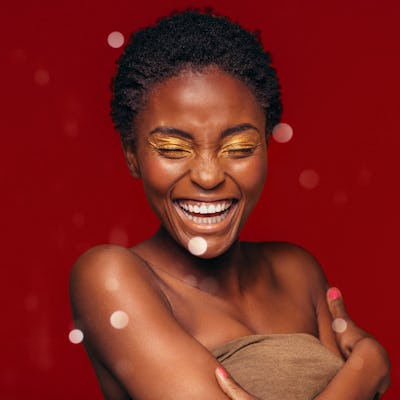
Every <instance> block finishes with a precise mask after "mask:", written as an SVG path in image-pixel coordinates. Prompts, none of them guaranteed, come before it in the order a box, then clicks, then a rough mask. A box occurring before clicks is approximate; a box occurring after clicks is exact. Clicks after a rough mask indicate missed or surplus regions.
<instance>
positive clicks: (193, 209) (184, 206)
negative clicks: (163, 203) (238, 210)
mask: <svg viewBox="0 0 400 400" xmlns="http://www.w3.org/2000/svg"><path fill="white" fill-rule="evenodd" d="M236 203H237V200H235V199H226V200H220V201H213V202H198V201H193V200H176V201H175V204H176V205H177V206H178V207H179V208H180V210H182V212H183V214H184V215H185V216H186V217H187V218H188V219H189V220H190V221H193V222H194V223H195V224H208V225H210V224H218V223H220V222H222V221H223V220H225V219H226V218H227V216H228V215H229V213H230V212H231V211H232V209H233V208H234V205H235V204H236Z"/></svg>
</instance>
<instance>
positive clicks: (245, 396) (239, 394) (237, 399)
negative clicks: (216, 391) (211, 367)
mask: <svg viewBox="0 0 400 400" xmlns="http://www.w3.org/2000/svg"><path fill="white" fill-rule="evenodd" d="M215 376H216V377H217V381H218V383H219V386H220V387H221V389H222V391H223V392H224V393H225V394H226V395H227V396H228V397H229V398H230V399H231V400H258V399H257V397H254V396H252V395H251V394H250V393H248V392H246V391H245V390H244V389H243V388H242V387H241V386H240V385H239V384H238V383H237V382H236V381H235V380H234V379H233V378H232V377H231V376H230V375H229V374H228V372H226V370H225V369H223V368H222V367H218V368H217V369H216V370H215Z"/></svg>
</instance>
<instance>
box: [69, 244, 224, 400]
mask: <svg viewBox="0 0 400 400" xmlns="http://www.w3.org/2000/svg"><path fill="white" fill-rule="evenodd" d="M70 296H71V305H72V309H73V313H74V319H75V320H76V321H77V324H78V325H79V327H80V328H81V329H82V331H83V333H84V337H85V339H84V345H85V347H86V348H87V349H88V350H89V351H90V354H91V355H92V356H94V357H95V358H96V360H97V361H98V362H100V363H101V364H102V365H104V367H105V368H106V369H107V370H108V371H109V372H110V373H111V374H112V375H113V376H114V377H115V378H116V379H117V380H118V381H119V382H120V383H121V385H122V386H123V387H124V388H125V390H126V391H127V392H128V393H129V395H130V396H131V397H132V398H134V399H154V398H163V399H181V398H182V399H188V398H190V399H205V398H210V399H226V398H227V397H226V396H225V395H224V394H223V393H222V391H221V390H220V389H219V386H218V384H217V382H216V380H215V376H214V370H215V368H216V366H217V365H218V363H217V361H216V360H215V358H214V357H213V356H212V355H211V354H210V353H209V352H208V351H207V349H205V348H204V347H203V346H202V345H201V344H200V343H199V342H197V341H196V340H195V339H194V338H193V337H192V336H190V335H189V334H188V333H187V332H186V331H185V330H184V329H183V328H182V327H181V326H180V325H179V323H178V322H177V321H176V319H175V318H174V316H173V314H172V313H171V311H170V309H169V308H168V306H167V304H166V302H165V300H164V298H163V296H162V295H161V293H160V291H159V289H158V287H157V285H156V284H155V283H154V279H153V278H152V274H151V272H150V271H149V270H148V268H147V267H146V266H144V265H143V264H142V263H141V262H140V260H138V259H137V258H136V257H135V256H134V255H133V254H132V253H131V252H129V251H128V250H126V249H124V248H121V247H116V246H103V247H98V248H94V249H92V250H90V251H89V252H87V253H85V254H84V255H83V256H81V258H80V259H79V260H78V262H77V263H76V265H75V266H74V268H73V271H72V273H71V281H70ZM115 312H119V316H120V317H121V316H122V319H121V320H120V321H118V318H117V317H118V313H117V314H114V313H115ZM121 312H122V313H121ZM112 315H113V316H114V318H115V320H113V319H112V318H111V316H112ZM124 317H125V320H126V319H127V324H126V326H124V324H125V322H126V321H124ZM110 318H111V319H110ZM112 323H113V324H114V326H113V324H112ZM118 324H119V325H118ZM122 326H123V327H122Z"/></svg>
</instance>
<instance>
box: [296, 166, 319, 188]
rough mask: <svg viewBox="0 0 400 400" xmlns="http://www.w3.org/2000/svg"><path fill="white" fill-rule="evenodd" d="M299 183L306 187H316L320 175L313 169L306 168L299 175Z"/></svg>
mask: <svg viewBox="0 0 400 400" xmlns="http://www.w3.org/2000/svg"><path fill="white" fill-rule="evenodd" d="M299 183H300V185H301V186H302V187H303V188H304V189H314V188H316V187H317V186H318V184H319V175H318V174H317V173H316V172H315V171H314V170H313V169H305V170H304V171H302V172H301V174H300V176H299Z"/></svg>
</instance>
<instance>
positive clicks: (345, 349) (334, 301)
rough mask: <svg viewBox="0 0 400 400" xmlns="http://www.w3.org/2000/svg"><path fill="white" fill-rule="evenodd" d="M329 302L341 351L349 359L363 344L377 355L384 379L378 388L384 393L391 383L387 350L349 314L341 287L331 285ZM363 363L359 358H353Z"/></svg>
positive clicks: (366, 349)
mask: <svg viewBox="0 0 400 400" xmlns="http://www.w3.org/2000/svg"><path fill="white" fill-rule="evenodd" d="M327 302H328V307H329V311H330V313H331V315H332V318H333V323H332V329H333V330H334V331H335V334H336V342H337V344H338V346H339V348H340V351H341V352H342V354H343V355H344V357H345V358H346V359H348V358H349V357H350V355H351V353H352V352H353V350H354V348H355V347H356V346H362V347H364V348H365V351H366V352H368V354H371V355H374V356H376V360H377V361H376V362H377V363H379V364H378V365H381V368H380V370H381V371H382V380H381V384H380V387H379V389H378V392H379V393H384V392H385V391H386V390H387V388H388V387H389V384H390V361H389V357H388V355H387V353H386V350H385V349H384V348H383V347H382V346H381V345H380V344H379V343H378V342H377V341H376V340H375V338H374V337H373V336H372V335H370V334H368V333H367V332H365V331H363V330H362V329H361V328H359V327H358V326H357V325H356V324H355V323H354V322H353V321H352V319H351V318H350V317H349V315H348V314H347V311H346V308H345V306H344V302H343V297H342V294H341V293H340V291H339V289H337V288H335V287H331V288H329V289H328V291H327ZM349 361H350V360H349ZM351 362H353V363H354V362H355V367H357V365H356V364H357V363H362V362H363V360H362V359H361V358H358V359H356V360H351Z"/></svg>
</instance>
